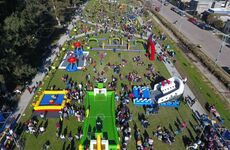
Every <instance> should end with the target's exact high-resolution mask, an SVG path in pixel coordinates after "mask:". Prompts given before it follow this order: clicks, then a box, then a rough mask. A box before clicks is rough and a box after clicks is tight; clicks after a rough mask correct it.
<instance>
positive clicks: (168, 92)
mask: <svg viewBox="0 0 230 150" xmlns="http://www.w3.org/2000/svg"><path fill="white" fill-rule="evenodd" d="M183 93H184V81H182V80H181V79H180V78H178V77H172V78H170V79H167V80H164V81H162V82H160V83H157V84H155V85H154V88H153V90H149V88H148V87H137V86H134V87H133V96H134V99H133V102H134V104H135V105H138V106H143V105H154V104H158V105H159V106H167V107H179V104H180V101H179V99H180V97H181V96H182V95H183Z"/></svg>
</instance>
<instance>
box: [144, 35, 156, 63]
mask: <svg viewBox="0 0 230 150" xmlns="http://www.w3.org/2000/svg"><path fill="white" fill-rule="evenodd" d="M155 51H156V49H155V42H154V41H153V35H152V34H151V35H150V36H149V38H148V42H147V52H146V55H147V56H149V60H152V61H154V60H155Z"/></svg>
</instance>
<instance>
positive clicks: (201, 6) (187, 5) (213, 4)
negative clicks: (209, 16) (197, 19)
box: [178, 0, 230, 14]
mask: <svg viewBox="0 0 230 150" xmlns="http://www.w3.org/2000/svg"><path fill="white" fill-rule="evenodd" d="M178 2H179V1H178ZM178 7H180V9H182V10H186V11H189V12H190V13H191V14H194V12H195V14H201V13H203V12H204V11H207V10H209V9H211V8H217V9H218V8H226V9H228V8H230V2H228V1H227V0H220V1H216V0H180V5H178Z"/></svg>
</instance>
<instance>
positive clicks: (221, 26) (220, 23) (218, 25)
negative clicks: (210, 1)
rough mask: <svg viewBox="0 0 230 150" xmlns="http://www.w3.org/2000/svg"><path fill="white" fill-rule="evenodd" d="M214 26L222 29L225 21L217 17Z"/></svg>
mask: <svg viewBox="0 0 230 150" xmlns="http://www.w3.org/2000/svg"><path fill="white" fill-rule="evenodd" d="M214 26H215V28H217V29H219V30H222V29H223V27H224V22H223V21H222V20H220V19H217V20H216V21H214Z"/></svg>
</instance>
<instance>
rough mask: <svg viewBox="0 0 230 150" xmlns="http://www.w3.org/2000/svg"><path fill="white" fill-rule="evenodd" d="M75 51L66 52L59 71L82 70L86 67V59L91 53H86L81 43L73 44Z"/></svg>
mask: <svg viewBox="0 0 230 150" xmlns="http://www.w3.org/2000/svg"><path fill="white" fill-rule="evenodd" d="M73 47H74V51H66V55H65V56H64V58H63V60H62V62H61V64H60V65H59V69H66V71H68V72H75V71H78V70H82V69H83V68H84V67H85V66H86V57H87V56H88V55H89V52H86V51H84V49H83V47H82V45H81V43H80V42H75V43H73Z"/></svg>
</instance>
